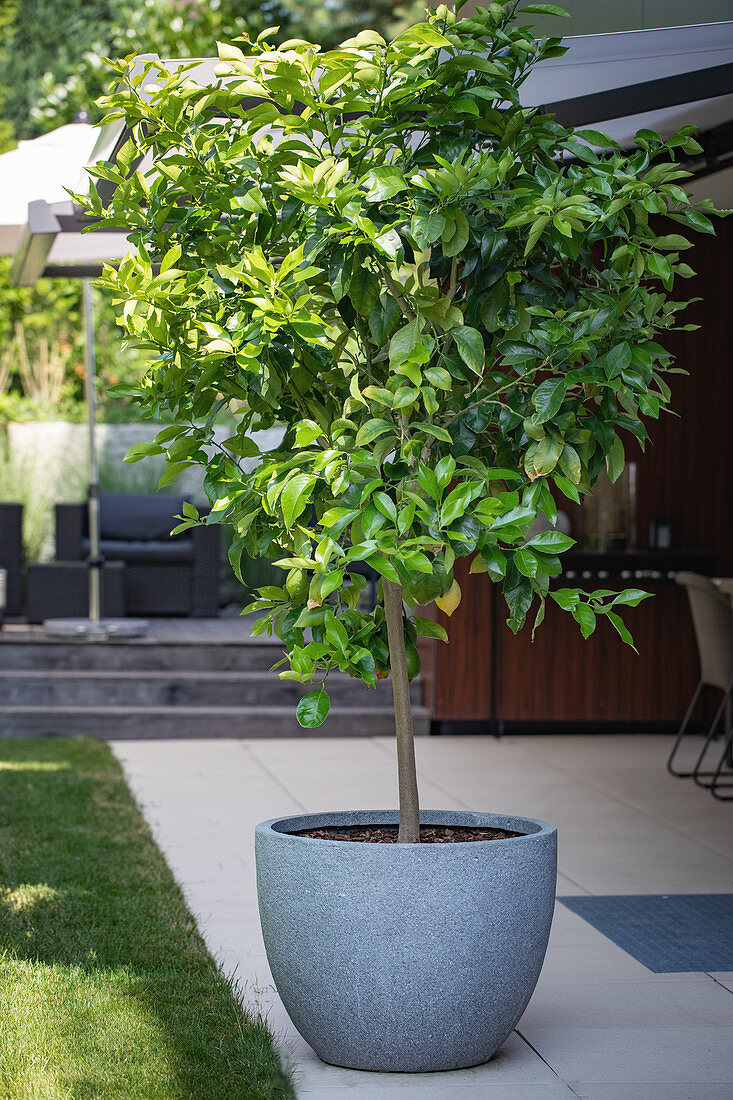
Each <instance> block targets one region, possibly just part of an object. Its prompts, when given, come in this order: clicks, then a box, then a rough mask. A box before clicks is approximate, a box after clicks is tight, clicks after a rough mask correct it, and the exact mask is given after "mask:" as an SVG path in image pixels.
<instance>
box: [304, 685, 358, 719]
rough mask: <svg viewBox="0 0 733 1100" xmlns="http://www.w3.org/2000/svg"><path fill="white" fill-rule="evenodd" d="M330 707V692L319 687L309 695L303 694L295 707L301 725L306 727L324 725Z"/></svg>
mask: <svg viewBox="0 0 733 1100" xmlns="http://www.w3.org/2000/svg"><path fill="white" fill-rule="evenodd" d="M362 690H363V689H362ZM330 709H331V700H330V699H329V697H328V692H326V691H324V689H323V688H318V689H317V690H316V691H309V692H308V694H307V695H304V696H303V698H302V699H301V700H300V702H299V703H298V706H297V707H296V709H295V715H296V718H297V719H298V722H299V723H300V725H301V726H304V727H305V728H306V729H313V728H314V727H315V726H322V725H323V723H324V722H325V721H326V719H327V718H328V712H329V711H330Z"/></svg>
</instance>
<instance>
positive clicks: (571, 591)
mask: <svg viewBox="0 0 733 1100" xmlns="http://www.w3.org/2000/svg"><path fill="white" fill-rule="evenodd" d="M550 596H551V597H552V599H553V600H554V601H555V603H556V604H557V606H558V607H561V608H562V609H563V611H572V610H573V608H575V607H577V606H578V604H579V603H580V595H579V594H578V590H577V588H558V589H557V590H556V591H555V592H551V593H550Z"/></svg>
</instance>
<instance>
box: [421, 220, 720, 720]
mask: <svg viewBox="0 0 733 1100" xmlns="http://www.w3.org/2000/svg"><path fill="white" fill-rule="evenodd" d="M675 228H677V227H675ZM716 229H717V236H716V237H715V238H712V237H709V236H706V235H700V234H698V235H696V236H695V248H694V250H693V251H692V252H691V253H689V254H688V255H689V256H690V257H691V260H690V263H691V265H692V266H693V267H694V268H695V269H696V270H697V271H698V275H697V276H696V277H695V278H694V279H691V280H688V281H687V282H686V283H685V284H684V285H683V286H682V287H681V288H680V290H679V294H680V296H682V295H683V294H686V295H687V296H689V297H694V296H699V297H700V298H701V299H702V300H701V301H700V302H696V303H694V304H693V305H692V306H690V308H689V309H688V311H687V313H686V315H685V320H686V321H689V322H690V323H695V324H699V325H700V326H701V328H700V329H699V330H697V331H696V332H681V333H672V334H670V335H669V336H668V337H666V338H665V344H666V346H667V347H669V349H670V351H673V352H674V354H675V355H676V357H677V365H678V366H680V367H684V368H685V369H686V370H687V371H688V372H689V374H688V375H687V376H685V375H671V376H669V380H670V383H671V385H672V407H673V408H674V410H675V412H676V413H678V414H679V415H678V416H671V415H669V414H668V415H665V416H663V417H662V419H661V420H659V421H657V422H654V421H652V422H651V424H650V434H651V441H650V443H649V444H647V448H646V451H645V453H643V454H642V453H641V452H640V450H639V448H638V446H637V445H636V444H635V443H634V441H633V440H632V441H629V443H628V445H627V457H628V459H629V460H633V461H636V462H637V468H638V505H637V523H638V545H639V547H640V548H646V547H647V546H648V530H649V520H650V518H651V517H652V516H658V515H666V516H671V517H672V520H673V524H674V535H675V545H676V546H677V547H679V548H682V549H689V550H692V549H698V550H712V551H715V552H716V554H717V559H716V565H715V569H716V572H717V573H718V574H720V575H726V576H730V575H733V491H732V489H731V469H732V466H733V431H732V430H731V425H732V424H733V415H732V414H733V409H731V385H730V377H731V371H732V370H733V318H732V317H731V310H732V308H733V307H732V305H731V293H730V290H731V275H730V266H731V256H733V219H730V220H725V221H720V222H716ZM569 510H570V509H569ZM573 519H574V522H575V523H576V526H577V517H576V516H574V517H573ZM456 576H457V577H458V579H459V582H460V584H461V587H462V589H463V600H462V602H461V605H460V607H459V608H458V610H457V611H456V612H455V614H454V615H453V617H452V619H451V620H449V621H448V620H446V619H445V617H441V621H442V622H443V623H444V625H445V626H446V628H447V629H448V632H449V637H450V643H449V645H448V646H445V645H441V644H440V643H436V644H435V646H434V650H433V654H432V657H431V659H430V666H429V667H430V672H431V675H432V683H431V691H432V698H433V707H434V716H435V717H436V718H438V719H441V720H444V721H451V720H453V721H460V720H474V721H477V720H478V721H481V720H483V721H489V720H504V721H509V722H511V721H543V720H546V721H594V720H604V719H605V720H618V721H623V720H634V721H655V720H668V721H674V720H677V719H679V718H680V717H681V716H682V714H683V713H684V710H685V707H686V705H687V702H688V700H689V698H690V695H691V694H692V690H693V688H694V685H695V683H696V680H697V676H698V668H699V666H698V659H697V648H696V645H695V639H694V634H693V631H692V622H691V618H690V613H689V609H688V606H687V601H686V597H685V594H684V592H683V591H682V590H681V589H677V588H676V587H675V586H673V585H665V586H661V587H660V589H659V594H658V596H657V598H656V599H654V600H649V601H646V602H645V603H643V604H641V605H640V606H639V607H638V608H636V609H632V610H629V611H627V612H626V614H625V618H626V620H627V621H628V623H629V626H630V627H631V629H632V632H633V634H634V638H635V640H636V643H637V646H638V649H639V656H638V657H637V656H636V655H635V654H634V653H633V651H631V650H629V649H628V648H627V647H626V646H624V645H623V644H622V643H621V640H620V639H619V638H618V637H617V635H616V634H615V632H614V631H613V630H612V629H611V628H608V624H606V623H602V624H600V627H599V630H598V632H597V634H596V635H594V636H593V637H592V638H591V639H589V641H587V642H585V641H583V639H582V638H581V636H580V632H579V630H578V628H577V624H576V623H575V622H574V621H573V620H572V619H571V617H570V616H569V615H567V614H564V613H563V612H561V611H560V610H559V609H558V608H555V607H552V608H550V609H548V614H547V619H546V620H545V622H544V623H543V624H542V626H541V628H540V630H539V631H538V632H537V638H536V640H535V642H534V643H532V642H531V641H530V632H529V630H525V631H523V632H521V633H520V634H519V635H518V636H516V637H515V636H514V635H512V634H511V632H510V631H509V630H508V628H507V627H506V625H505V620H506V617H507V616H506V608H505V605H504V603H503V600H502V599H501V597H500V596H499V595H497V594H495V593H494V592H493V591H492V586H491V584H490V582H489V581H488V579H487V577H486V576H485V575H478V576H469V575H468V566H467V563H466V562H465V561H464V562H460V563H458V564H457V567H456ZM601 628H603V629H601ZM492 638H494V639H496V640H495V641H494V642H492Z"/></svg>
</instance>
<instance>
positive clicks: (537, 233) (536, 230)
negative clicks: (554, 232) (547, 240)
mask: <svg viewBox="0 0 733 1100" xmlns="http://www.w3.org/2000/svg"><path fill="white" fill-rule="evenodd" d="M549 220H550V215H549V214H542V215H541V216H540V217H539V218H537V220H536V221H535V222H533V224H532V228H531V229H530V231H529V236H528V237H527V243H526V245H525V246H524V255H525V256H529V254H530V252H531V251H532V249H533V248H534V246H535V245H536V244H537V241H538V240H539V239H540V237H541V236H542V233H543V230H544V229H545V228H546V227H547V223H548V222H549Z"/></svg>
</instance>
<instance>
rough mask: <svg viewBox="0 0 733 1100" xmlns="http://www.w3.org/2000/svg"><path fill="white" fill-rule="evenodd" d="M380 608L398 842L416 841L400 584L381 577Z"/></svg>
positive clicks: (412, 747)
mask: <svg viewBox="0 0 733 1100" xmlns="http://www.w3.org/2000/svg"><path fill="white" fill-rule="evenodd" d="M382 590H383V592H384V611H385V615H386V618H387V636H388V638H389V663H390V669H391V672H392V697H393V700H394V716H395V733H396V735H397V774H398V781H399V798H400V828H399V834H398V840H399V842H400V843H401V844H417V843H418V842H419V840H420V802H419V799H418V793H417V771H416V768H415V737H414V733H413V730H412V707H411V705H410V678H409V676H408V674H407V654H406V652H405V631H404V625H403V620H402V587H401V585H399V584H395V582H394V581H388V580H387V578H386V577H383V578H382Z"/></svg>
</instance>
